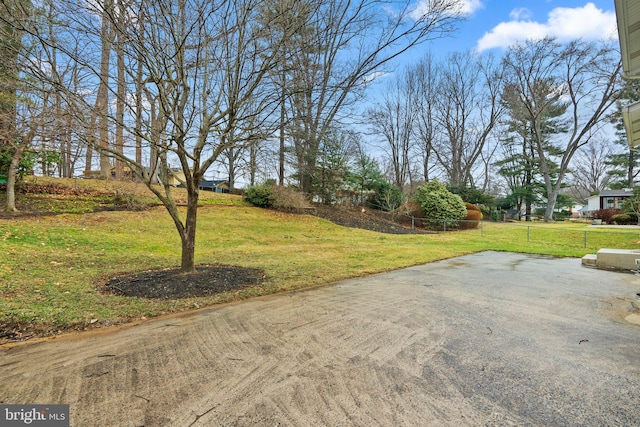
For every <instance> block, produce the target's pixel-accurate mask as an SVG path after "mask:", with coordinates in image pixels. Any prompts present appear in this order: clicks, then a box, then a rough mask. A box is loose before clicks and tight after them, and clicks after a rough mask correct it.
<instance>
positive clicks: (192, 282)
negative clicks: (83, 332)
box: [100, 265, 266, 299]
mask: <svg viewBox="0 0 640 427" xmlns="http://www.w3.org/2000/svg"><path fill="white" fill-rule="evenodd" d="M265 278H266V277H265V274H264V271H262V270H259V269H255V268H245V267H237V266H231V265H199V266H197V267H196V272H195V273H188V274H185V273H182V272H180V269H178V268H172V269H164V270H151V271H145V272H142V273H133V274H131V275H125V276H118V277H114V278H112V279H110V280H108V281H107V282H106V283H105V284H104V285H103V286H101V287H100V288H101V290H103V291H104V292H108V293H112V294H114V295H120V296H127V297H140V298H156V299H171V298H190V297H201V296H210V295H214V294H217V293H221V292H228V291H235V290H239V289H242V288H245V287H248V286H253V285H257V284H260V283H262V282H263V281H264V280H265Z"/></svg>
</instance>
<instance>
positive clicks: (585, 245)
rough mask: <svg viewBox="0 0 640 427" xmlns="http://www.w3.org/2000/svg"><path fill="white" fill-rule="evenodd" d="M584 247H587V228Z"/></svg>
mask: <svg viewBox="0 0 640 427" xmlns="http://www.w3.org/2000/svg"><path fill="white" fill-rule="evenodd" d="M584 247H585V248H586V247H587V230H585V231H584Z"/></svg>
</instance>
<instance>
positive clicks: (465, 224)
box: [460, 202, 482, 230]
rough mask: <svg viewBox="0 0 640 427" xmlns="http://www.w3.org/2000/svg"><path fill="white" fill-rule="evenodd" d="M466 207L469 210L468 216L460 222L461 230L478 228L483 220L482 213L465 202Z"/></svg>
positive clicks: (474, 206) (471, 204)
mask: <svg viewBox="0 0 640 427" xmlns="http://www.w3.org/2000/svg"><path fill="white" fill-rule="evenodd" d="M464 206H465V207H466V208H467V216H465V217H464V220H463V221H462V222H460V228H461V229H463V230H470V229H472V228H478V225H479V224H480V221H481V220H482V211H481V210H480V208H479V207H478V206H476V205H474V204H473V203H468V202H465V203H464Z"/></svg>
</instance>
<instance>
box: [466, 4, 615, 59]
mask: <svg viewBox="0 0 640 427" xmlns="http://www.w3.org/2000/svg"><path fill="white" fill-rule="evenodd" d="M511 18H512V19H513V20H512V21H509V22H502V23H500V24H498V25H496V26H495V27H494V28H493V29H492V30H491V31H490V32H488V33H485V35H484V36H482V38H481V39H480V40H478V46H477V48H478V51H480V52H481V51H483V50H487V49H492V48H496V47H498V48H506V47H509V46H511V45H513V44H514V43H517V42H520V41H524V40H531V39H533V40H538V39H542V38H544V37H547V36H550V37H555V38H557V39H558V40H559V41H561V42H562V41H568V40H573V39H577V38H582V39H584V40H600V39H606V38H613V37H616V35H617V32H616V16H615V12H613V11H603V10H601V9H598V8H597V7H596V6H595V5H594V4H593V3H587V4H586V5H585V6H584V7H576V8H567V7H558V8H555V9H553V10H552V11H551V12H549V15H548V19H547V22H545V23H540V22H534V21H530V20H528V19H529V18H530V15H528V14H526V11H525V10H523V9H515V10H513V11H512V12H511Z"/></svg>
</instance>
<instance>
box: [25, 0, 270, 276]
mask: <svg viewBox="0 0 640 427" xmlns="http://www.w3.org/2000/svg"><path fill="white" fill-rule="evenodd" d="M258 4H259V2H258V1H257V0H240V1H234V2H229V1H222V0H221V1H210V0H178V1H177V2H174V1H170V0H140V1H137V2H134V1H132V2H128V3H123V5H126V7H127V10H126V11H124V15H126V16H130V17H135V16H140V15H141V10H142V9H143V8H144V15H145V18H147V19H145V20H144V25H141V24H140V23H136V25H128V26H127V27H124V25H125V24H122V23H120V25H121V27H120V28H119V29H118V36H120V37H122V39H121V41H122V43H121V45H120V46H122V49H123V50H124V55H125V57H127V58H141V59H142V73H143V74H144V78H143V79H140V77H139V76H138V81H144V84H145V86H144V93H145V98H146V100H147V101H146V102H148V105H149V109H150V113H149V115H150V116H151V120H150V121H148V122H145V123H143V124H140V123H139V122H138V124H137V126H136V121H135V120H129V119H130V118H131V117H130V114H131V113H130V112H133V111H136V108H135V97H133V96H129V94H128V93H125V95H122V93H121V92H120V93H119V92H118V90H117V88H116V89H115V90H114V88H112V87H110V86H109V85H107V86H106V87H107V89H108V90H109V91H110V95H111V96H112V97H113V98H114V99H116V100H117V102H124V103H125V109H124V111H126V112H129V114H127V115H125V117H124V118H123V117H122V116H121V115H120V114H119V113H114V112H113V111H112V110H111V109H107V110H105V109H104V108H103V107H104V105H103V104H102V102H98V103H97V104H94V102H93V100H92V99H91V98H89V97H87V96H86V95H87V94H86V93H78V92H74V91H72V90H70V89H69V88H68V87H66V86H65V85H64V84H63V83H64V82H61V81H57V80H56V76H55V74H51V73H45V72H43V71H42V69H41V68H39V67H38V66H37V64H31V65H32V66H31V68H30V70H29V71H30V72H31V73H32V74H33V75H37V77H38V78H39V79H43V80H48V81H50V82H51V83H52V84H53V85H54V87H55V88H56V90H58V91H59V92H60V94H61V96H62V97H64V98H65V99H66V100H67V101H68V102H70V103H73V104H74V105H75V106H76V109H77V111H92V112H95V114H93V115H97V116H98V117H104V116H106V117H107V119H108V120H107V125H108V126H109V127H115V126H122V128H123V129H124V130H125V131H126V132H128V133H131V134H135V135H136V136H137V137H139V138H141V139H142V141H143V145H144V147H143V150H146V151H148V152H155V153H156V155H152V156H150V159H151V163H150V164H144V163H142V162H140V161H138V160H139V159H136V156H135V152H130V150H127V149H126V147H125V149H124V150H123V151H120V150H116V149H114V148H112V147H110V146H106V145H104V144H101V143H100V140H99V141H98V142H97V143H95V144H93V148H94V149H96V150H98V151H99V152H100V153H101V154H102V155H106V156H108V157H107V158H115V159H118V160H120V161H122V162H123V163H124V164H125V165H126V166H127V167H129V168H130V169H131V170H132V171H133V172H134V173H135V174H136V175H137V176H138V177H139V178H140V179H141V180H143V181H144V182H145V183H146V184H147V185H148V186H149V188H150V189H151V191H153V192H154V193H155V194H156V196H157V197H158V198H159V199H160V200H161V202H162V203H163V205H164V206H165V207H166V209H167V211H168V212H169V214H170V216H171V218H172V219H173V222H174V224H175V226H176V229H177V231H178V233H179V236H180V239H181V242H182V258H181V269H182V271H184V272H191V271H194V270H195V238H196V223H197V222H196V219H197V205H198V198H199V183H200V181H201V180H202V178H203V177H204V174H205V172H206V171H207V169H208V168H209V167H210V166H211V165H212V164H213V162H215V161H216V160H218V159H219V158H220V156H221V155H222V153H223V152H224V150H225V149H227V148H229V147H231V146H233V145H235V144H237V142H238V137H237V136H238V134H239V133H242V134H247V135H248V134H251V133H252V132H251V127H253V126H259V120H257V121H256V120H254V118H256V117H263V116H265V115H266V112H265V111H264V110H261V108H263V109H264V108H268V107H269V106H268V105H265V104H261V103H257V104H256V103H255V99H253V98H254V97H256V96H262V95H261V94H260V91H259V90H260V89H261V87H262V86H261V85H262V83H263V81H264V79H265V76H266V75H267V73H268V71H269V70H270V69H271V68H273V67H274V66H275V64H276V63H277V61H279V60H280V47H281V45H282V43H281V40H278V39H276V38H273V37H268V36H267V34H268V33H271V29H270V28H269V27H268V25H269V23H264V24H263V23H260V20H259V19H258V16H257V13H258V10H259V7H258ZM105 6H110V3H106V4H105ZM56 7H58V8H60V10H61V13H66V14H67V15H68V16H69V17H70V18H72V19H70V22H69V28H68V31H70V32H73V33H74V34H75V36H76V37H77V38H80V39H82V40H83V41H84V45H85V46H89V47H94V48H95V49H94V50H93V52H100V51H101V49H100V47H101V44H100V35H101V34H102V33H103V29H102V28H100V27H99V26H98V27H96V25H95V22H96V19H95V17H96V11H95V10H89V9H87V4H86V3H83V2H80V3H77V2H74V1H73V0H68V1H62V0H61V1H58V2H56ZM112 10H113V8H110V9H109V8H106V7H105V8H102V9H101V10H98V11H97V12H98V14H97V15H98V16H109V17H111V21H112V22H116V18H117V15H115V14H113V12H112ZM120 13H121V14H122V12H120ZM34 25H35V24H34ZM25 29H26V30H27V31H29V32H30V33H31V34H32V36H33V37H34V38H35V39H37V40H39V42H40V43H42V44H49V43H50V42H49V40H47V39H46V38H45V37H42V36H41V33H40V32H39V30H38V28H36V27H27V28H25ZM125 30H126V31H125ZM141 32H142V33H141ZM119 48H120V47H119ZM58 49H59V50H60V51H63V52H64V54H65V55H67V57H68V58H69V59H68V60H69V61H73V62H75V63H77V64H79V65H80V66H81V67H83V69H84V72H85V74H86V75H87V76H88V77H87V78H88V79H89V80H93V81H99V82H106V81H107V78H108V79H109V80H110V79H113V77H114V76H117V67H116V69H115V70H114V68H113V67H108V68H107V70H108V73H106V74H105V72H104V70H103V69H102V67H99V69H96V67H94V65H93V64H94V63H95V62H94V61H93V60H92V59H93V58H92V57H90V56H89V55H86V54H85V55H78V54H77V52H75V51H72V50H70V49H69V47H68V46H58ZM103 53H104V51H103ZM130 72H132V73H134V74H135V73H138V72H139V71H138V70H137V69H136V68H133V69H132V70H130ZM100 96H103V93H100V94H98V97H100ZM123 98H124V99H123ZM271 99H272V98H271ZM96 105H97V106H96ZM249 105H251V107H248V106H249ZM255 105H259V106H261V107H260V108H257V109H256V108H254V107H253V106H255ZM105 112H106V115H105ZM85 120H86V121H85V125H86V126H87V127H90V126H91V125H92V123H91V120H90V117H89V118H86V116H85ZM108 126H103V125H100V126H98V127H99V129H100V130H101V131H102V130H104V129H108ZM87 142H89V143H91V142H92V141H91V140H89V141H87ZM173 162H177V163H178V164H179V165H180V169H181V171H182V172H183V173H184V176H185V180H184V181H185V182H184V185H185V187H186V191H187V207H186V211H184V210H181V209H179V208H178V206H177V204H176V201H175V199H174V197H173V194H172V188H171V186H170V185H169V182H168V179H167V177H168V175H169V174H171V168H170V164H171V163H173ZM156 171H158V175H159V177H160V180H161V183H162V185H161V186H157V185H155V184H156V182H154V180H153V177H154V175H155V173H156Z"/></svg>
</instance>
